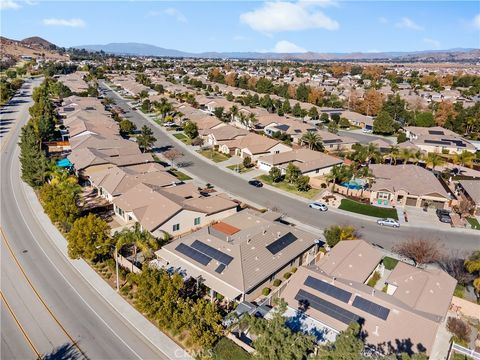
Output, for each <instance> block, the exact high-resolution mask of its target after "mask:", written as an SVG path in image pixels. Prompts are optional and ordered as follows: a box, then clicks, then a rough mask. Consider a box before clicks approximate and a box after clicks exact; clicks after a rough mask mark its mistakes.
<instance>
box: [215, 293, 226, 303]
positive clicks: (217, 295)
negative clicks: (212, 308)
mask: <svg viewBox="0 0 480 360" xmlns="http://www.w3.org/2000/svg"><path fill="white" fill-rule="evenodd" d="M215 297H216V299H217V300H218V301H222V300H223V299H224V298H225V296H223V295H222V294H219V293H217V294H216V295H215Z"/></svg>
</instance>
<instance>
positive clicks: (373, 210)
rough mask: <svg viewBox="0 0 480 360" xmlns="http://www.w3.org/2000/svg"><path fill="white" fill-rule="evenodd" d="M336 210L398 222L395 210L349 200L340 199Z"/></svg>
mask: <svg viewBox="0 0 480 360" xmlns="http://www.w3.org/2000/svg"><path fill="white" fill-rule="evenodd" d="M338 208H339V209H341V210H345V211H350V212H353V213H357V214H362V215H367V216H373V217H377V218H392V219H395V220H398V215H397V210H395V209H388V208H380V207H376V206H372V205H368V204H362V203H359V202H356V201H353V200H350V199H342V201H341V203H340V206H339V207H338Z"/></svg>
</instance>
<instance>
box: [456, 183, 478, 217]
mask: <svg viewBox="0 0 480 360" xmlns="http://www.w3.org/2000/svg"><path fill="white" fill-rule="evenodd" d="M458 184H459V187H460V191H461V193H462V194H463V196H464V197H465V198H466V199H467V200H469V201H471V202H472V203H473V204H474V205H475V213H476V214H477V215H478V214H480V180H460V181H459V182H458Z"/></svg>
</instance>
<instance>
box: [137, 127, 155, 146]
mask: <svg viewBox="0 0 480 360" xmlns="http://www.w3.org/2000/svg"><path fill="white" fill-rule="evenodd" d="M155 141H157V139H156V138H155V136H153V131H152V129H150V128H149V127H148V126H147V125H143V126H142V129H141V130H140V135H138V136H137V144H138V147H139V148H140V150H142V152H145V151H148V150H150V149H151V148H152V146H153V144H155Z"/></svg>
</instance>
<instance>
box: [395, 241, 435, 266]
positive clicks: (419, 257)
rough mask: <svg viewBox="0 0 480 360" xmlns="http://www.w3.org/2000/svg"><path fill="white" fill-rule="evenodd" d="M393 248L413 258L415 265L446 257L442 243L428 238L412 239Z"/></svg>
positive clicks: (398, 252) (400, 253)
mask: <svg viewBox="0 0 480 360" xmlns="http://www.w3.org/2000/svg"><path fill="white" fill-rule="evenodd" d="M392 250H393V251H394V252H396V253H397V254H399V255H402V256H405V257H407V258H409V259H411V260H413V262H414V263H415V266H420V265H425V264H429V263H433V262H437V261H440V260H441V259H442V258H443V257H444V252H443V249H442V246H441V245H440V243H439V242H438V241H432V240H427V239H410V240H407V241H404V242H402V243H400V244H397V245H395V246H394V247H393V249H392Z"/></svg>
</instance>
